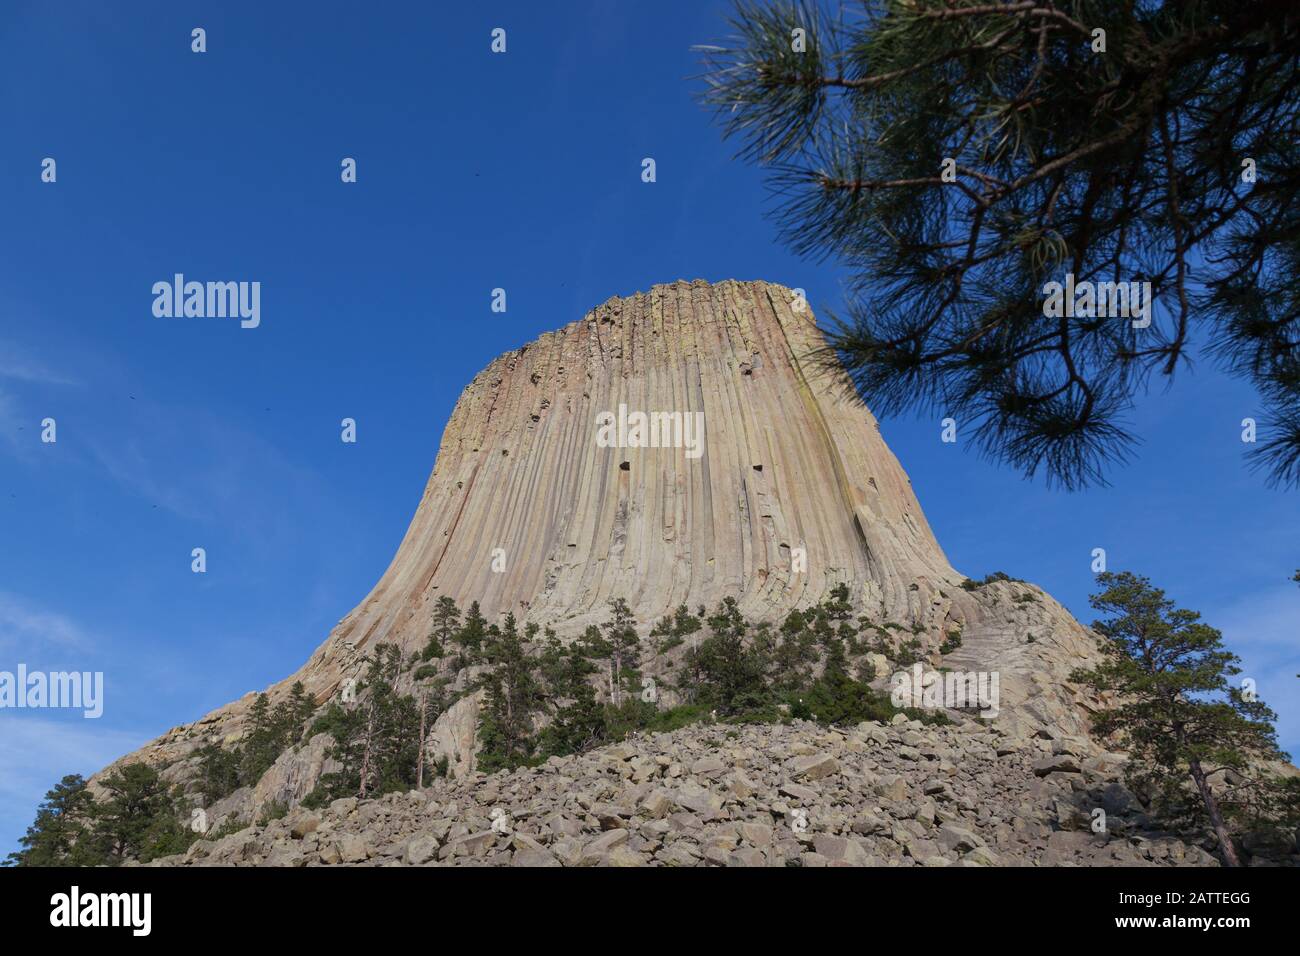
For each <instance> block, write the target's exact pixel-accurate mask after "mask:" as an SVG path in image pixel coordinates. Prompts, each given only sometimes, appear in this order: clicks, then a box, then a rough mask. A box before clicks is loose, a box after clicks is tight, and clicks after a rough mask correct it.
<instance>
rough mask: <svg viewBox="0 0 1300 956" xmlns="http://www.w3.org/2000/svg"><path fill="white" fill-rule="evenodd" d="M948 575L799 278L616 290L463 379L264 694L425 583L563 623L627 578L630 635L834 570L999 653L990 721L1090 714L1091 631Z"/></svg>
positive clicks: (924, 637) (412, 598) (976, 656)
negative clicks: (332, 600)
mask: <svg viewBox="0 0 1300 956" xmlns="http://www.w3.org/2000/svg"><path fill="white" fill-rule="evenodd" d="M936 434H937V433H936ZM964 579H965V576H964V575H963V574H960V573H958V572H957V571H955V570H953V568H952V567H951V566H950V565H949V564H948V561H947V559H946V558H945V556H944V554H943V551H942V549H941V548H940V547H939V544H938V542H937V541H936V539H935V536H934V534H933V533H932V532H931V530H930V527H929V525H928V524H927V523H926V520H925V516H924V515H923V514H922V512H921V508H920V505H919V503H918V502H917V499H916V496H915V495H914V494H913V492H912V487H911V483H910V481H909V480H908V477H907V475H906V474H905V473H904V472H903V469H902V468H901V467H900V465H899V463H898V460H897V459H896V458H895V457H894V455H893V453H892V452H890V450H889V448H888V447H886V445H885V442H884V440H883V439H882V437H881V435H880V431H879V428H878V426H877V423H876V420H875V418H874V417H873V416H872V414H871V412H870V411H869V410H868V409H867V408H866V407H865V406H864V405H863V404H862V402H861V401H860V400H859V399H858V398H857V397H856V396H855V395H854V393H853V390H852V388H851V386H850V383H849V381H848V379H847V376H846V375H845V374H844V372H843V371H842V370H841V369H840V368H839V366H838V365H837V364H835V362H834V360H833V358H832V357H831V356H830V355H829V354H828V353H827V351H826V343H825V339H824V338H823V336H822V334H821V332H820V331H819V330H818V328H817V324H816V321H815V318H814V316H813V314H812V311H811V309H810V308H809V307H808V305H807V304H806V303H805V302H804V301H803V299H802V297H801V296H799V295H797V294H796V293H795V292H794V291H792V290H790V289H787V288H785V287H782V286H778V285H773V284H771V283H767V282H735V281H726V282H720V283H716V284H710V283H707V282H703V281H694V282H685V281H679V282H675V283H672V284H669V285H657V286H652V287H651V288H650V290H649V291H648V292H643V293H639V294H636V295H632V296H628V297H621V298H613V299H610V300H609V301H608V302H605V303H604V304H603V305H600V306H598V307H597V308H595V309H593V310H592V311H591V312H589V313H588V314H587V315H586V316H584V317H583V318H582V319H581V320H580V321H577V322H573V323H570V324H569V325H567V326H565V327H564V328H562V329H560V330H558V331H556V332H550V333H547V334H545V335H543V336H541V337H540V338H539V339H537V340H536V341H535V342H532V343H530V344H528V345H526V346H524V347H522V348H520V349H518V350H516V351H513V352H509V353H507V354H505V355H503V356H501V357H500V358H498V359H496V360H495V361H494V362H492V363H491V364H490V365H489V366H488V367H487V368H486V369H484V370H483V371H482V372H480V373H479V374H478V375H476V376H475V377H474V378H473V380H472V381H471V382H470V383H469V385H468V386H467V387H466V388H465V391H464V392H463V394H462V395H461V397H460V400H459V401H458V402H457V403H456V407H455V409H454V411H453V412H452V415H451V419H450V421H449V422H448V424H447V428H446V431H445V432H444V433H443V436H442V442H441V446H440V448H439V451H438V456H437V459H436V461H435V462H434V467H433V474H432V475H431V476H430V478H429V481H428V484H427V486H426V488H425V491H424V494H423V496H422V498H421V500H420V503H419V506H418V507H417V509H416V512H415V515H414V517H413V518H412V520H411V524H410V527H409V528H408V529H407V532H406V535H405V537H404V538H403V540H402V542H401V545H400V546H399V547H398V549H397V553H396V555H395V556H394V558H393V561H392V563H391V564H390V565H389V567H388V569H387V571H385V573H384V575H383V576H382V577H381V578H380V580H379V582H378V583H377V584H376V585H375V587H374V589H373V590H372V591H371V592H370V594H369V595H368V596H367V597H366V598H365V599H364V600H363V601H362V602H361V603H360V604H359V605H357V607H356V608H354V609H353V610H352V611H351V612H350V613H349V614H348V615H347V616H346V617H344V618H343V619H342V620H341V621H340V622H339V624H338V625H337V626H336V627H335V628H334V630H333V631H332V633H331V634H330V635H329V636H328V638H327V639H326V641H325V642H324V643H323V644H322V645H321V647H320V648H319V649H318V650H317V652H316V653H315V654H314V655H312V657H311V659H310V660H309V661H307V663H306V664H304V665H303V667H302V668H301V669H300V670H299V671H298V672H297V673H296V674H294V675H291V676H290V677H288V678H286V680H285V681H283V682H281V683H280V684H277V685H276V686H275V687H273V688H271V689H270V692H271V695H272V697H273V698H275V697H277V696H278V695H279V694H280V693H282V692H283V691H284V690H286V689H287V688H288V687H289V685H290V684H291V682H292V681H294V680H302V681H303V682H304V684H305V685H306V687H307V689H308V690H309V691H310V692H311V693H313V694H314V695H315V697H316V698H317V700H318V701H324V700H326V699H328V698H329V697H330V696H331V695H332V694H334V693H336V692H337V690H338V689H339V687H340V685H341V684H343V683H344V682H345V681H346V680H347V679H348V678H349V677H352V676H358V675H359V674H360V673H361V670H362V667H363V662H362V659H363V657H364V656H365V655H366V653H367V651H368V649H370V648H372V647H373V646H375V645H376V644H379V643H383V642H387V643H396V644H398V645H400V646H401V647H402V648H403V649H404V651H405V652H406V653H407V654H411V653H414V652H415V651H417V650H419V649H420V648H421V647H423V646H424V643H425V641H426V640H427V637H428V634H429V630H430V627H431V623H432V615H433V609H434V605H435V604H436V602H437V601H438V599H439V598H440V597H442V596H450V597H451V598H453V599H454V600H455V601H456V602H457V604H458V605H459V606H460V607H461V608H462V610H463V609H464V608H466V607H467V606H468V605H469V604H470V603H471V602H472V601H478V602H479V604H480V606H481V608H482V611H483V613H484V615H485V616H486V617H487V618H488V620H489V621H493V620H498V619H499V617H500V616H502V615H504V614H505V613H506V612H513V613H514V614H515V615H516V616H517V617H518V618H519V619H520V620H521V621H522V622H529V621H535V622H537V623H538V624H540V625H543V626H545V625H549V626H551V627H553V628H555V630H556V631H557V632H558V633H559V634H560V636H561V637H562V638H566V637H573V636H575V635H577V634H579V633H581V631H582V630H583V629H585V628H586V627H587V626H588V625H589V624H592V623H598V622H600V621H602V620H604V619H605V617H606V615H607V611H608V603H609V601H610V600H611V599H614V598H623V599H625V600H626V601H627V602H628V605H629V606H630V607H631V609H632V611H633V614H634V615H635V617H636V619H637V621H638V622H639V624H640V626H641V630H642V635H643V636H644V635H645V633H646V632H647V631H648V630H649V628H650V627H651V626H652V625H653V624H654V622H655V621H657V620H658V619H659V618H660V617H662V616H664V615H666V614H668V613H670V612H671V611H672V610H673V609H674V608H676V607H677V606H678V605H680V604H686V605H687V606H688V607H689V608H691V609H692V610H694V609H696V608H698V607H699V606H701V605H703V606H705V607H707V608H710V609H711V608H713V607H715V606H716V605H717V604H718V602H719V601H721V600H722V599H723V598H726V597H734V598H736V599H737V600H738V601H739V603H740V607H741V610H742V611H743V612H744V613H745V615H746V616H747V617H749V618H750V619H751V620H753V621H773V622H779V621H780V620H781V619H782V618H784V616H785V615H786V614H787V613H788V612H789V611H790V610H791V609H794V608H799V607H806V606H808V605H810V604H813V603H815V602H817V601H818V600H820V599H821V598H823V597H825V596H826V594H827V593H828V592H829V591H830V589H831V588H833V587H834V586H836V585H837V584H840V583H843V584H846V585H848V587H849V591H850V595H851V597H852V599H853V602H854V604H855V608H856V612H857V613H858V614H860V615H862V616H863V617H864V618H865V619H866V620H867V621H869V622H871V623H874V624H876V625H878V626H882V627H883V626H885V625H888V626H889V627H890V629H891V630H890V633H891V634H904V635H906V636H907V638H909V639H912V638H915V639H916V640H918V641H919V642H920V645H921V646H922V648H923V649H925V650H926V651H928V652H929V654H930V657H931V661H932V663H934V664H938V663H940V656H939V653H938V648H939V646H940V645H941V644H942V642H943V641H944V640H945V638H947V637H948V636H949V635H950V634H952V633H953V632H954V631H956V630H958V629H959V630H960V632H961V638H962V644H961V647H960V649H959V650H958V651H956V652H955V653H950V654H948V655H947V656H945V657H943V658H942V661H943V663H944V665H945V666H949V667H952V666H960V667H962V668H969V669H971V670H981V671H997V672H998V673H999V675H1000V693H1001V702H1002V712H1001V715H1000V716H999V717H998V718H997V719H998V720H999V721H1001V722H1002V723H1003V724H1004V725H1007V726H1009V727H1013V726H1022V727H1023V728H1024V729H1032V728H1034V727H1041V726H1044V725H1051V726H1053V727H1055V728H1056V730H1057V731H1058V732H1059V733H1061V734H1067V735H1068V734H1081V733H1085V732H1086V722H1085V720H1084V717H1085V709H1086V701H1085V700H1084V699H1083V698H1082V697H1081V695H1080V693H1079V691H1078V690H1077V689H1076V688H1073V687H1071V686H1069V685H1068V684H1067V682H1066V675H1068V673H1069V671H1070V669H1071V668H1072V667H1074V666H1077V665H1078V664H1079V663H1081V662H1082V661H1083V660H1085V659H1086V658H1088V657H1090V656H1091V655H1092V654H1093V653H1094V642H1093V639H1092V637H1091V635H1089V634H1088V632H1086V631H1085V630H1084V629H1083V628H1082V627H1080V626H1079V624H1078V623H1077V622H1076V621H1074V619H1073V618H1072V617H1070V615H1069V614H1068V613H1067V612H1066V611H1065V610H1064V609H1063V608H1061V607H1060V605H1058V604H1057V603H1056V602H1055V601H1053V600H1052V599H1051V598H1050V597H1048V596H1047V595H1045V594H1043V593H1042V592H1041V591H1039V590H1038V589H1037V588H1034V587H1033V586H1031V585H1027V584H1020V583H1000V584H996V585H990V586H988V587H986V588H981V589H979V590H978V591H967V590H964V589H963V588H962V587H961V583H962V582H963V580H964ZM1029 593H1032V594H1033V595H1034V597H1033V598H1027V597H1026V596H1025V595H1026V594H1029ZM1016 598H1020V599H1021V600H1015V599H1016ZM1030 635H1032V640H1030V639H1029V638H1030ZM881 676H882V677H887V676H888V675H881ZM251 701H252V695H251V694H250V695H247V696H245V697H244V698H241V700H239V701H235V702H233V703H232V704H228V705H226V707H223V708H221V709H220V710H218V711H216V712H214V713H213V714H210V715H208V716H207V717H205V718H203V720H201V721H199V722H196V723H195V724H192V725H188V726H186V727H180V728H176V729H175V730H173V731H171V732H170V733H169V734H167V735H165V736H164V737H162V738H159V739H158V740H157V741H154V742H153V743H152V744H150V745H148V746H147V747H146V748H144V750H143V751H141V752H140V754H141V755H144V756H146V757H148V758H149V759H156V760H158V761H159V762H164V761H171V760H176V759H179V758H181V757H183V756H184V755H186V754H187V753H189V752H190V751H191V750H192V749H193V748H194V747H196V746H198V742H202V741H204V740H208V739H218V738H222V739H225V738H229V737H232V736H234V735H237V733H238V730H239V728H240V726H241V725H242V722H243V721H242V718H243V716H244V714H245V713H246V712H247V710H248V707H249V705H250V704H251ZM443 724H445V725H447V726H445V727H443V730H442V731H440V732H442V733H443V736H446V737H447V745H446V747H443V748H441V749H442V750H445V751H446V753H447V754H449V755H451V756H453V757H456V758H457V759H459V758H462V757H464V751H465V750H466V748H470V747H472V746H473V740H472V738H473V714H472V713H467V715H465V716H464V719H462V720H460V721H459V722H458V723H456V724H455V726H454V727H453V726H451V724H449V723H448V720H446V719H444V721H443ZM440 726H442V725H440ZM462 738H463V739H462ZM133 756H134V755H133Z"/></svg>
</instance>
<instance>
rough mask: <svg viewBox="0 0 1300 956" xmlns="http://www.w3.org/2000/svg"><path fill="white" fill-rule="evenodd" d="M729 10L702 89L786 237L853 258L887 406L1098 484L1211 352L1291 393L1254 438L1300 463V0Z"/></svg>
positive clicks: (1244, 374)
mask: <svg viewBox="0 0 1300 956" xmlns="http://www.w3.org/2000/svg"><path fill="white" fill-rule="evenodd" d="M731 27H732V31H731V32H732V36H731V37H730V38H728V39H726V40H723V41H722V42H720V43H718V44H714V45H709V46H705V47H701V48H699V49H700V50H701V51H702V52H703V55H704V59H705V66H704V69H705V73H704V77H703V79H704V81H705V88H704V90H703V93H702V98H703V100H704V103H705V105H706V106H707V107H709V108H710V109H712V110H713V111H715V115H716V117H717V119H718V121H719V122H720V124H721V125H722V127H723V130H724V132H725V135H726V136H728V137H734V138H735V140H737V141H738V143H739V144H740V155H741V156H742V157H743V158H745V159H746V160H749V161H753V162H755V163H757V164H759V165H761V166H763V167H765V168H766V169H767V170H768V171H769V173H770V182H771V185H772V189H773V193H774V200H775V201H774V204H773V210H772V214H773V217H774V218H775V220H776V222H777V225H778V228H779V232H780V234H781V236H782V238H783V239H784V240H785V241H786V242H787V243H788V244H789V245H790V246H791V248H792V249H793V250H794V251H795V252H797V253H799V254H802V255H807V256H809V257H813V258H819V259H820V258H827V257H833V258H836V259H837V260H838V261H840V262H841V263H843V264H844V265H845V266H846V267H847V268H848V269H849V271H850V275H851V280H850V286H849V295H848V300H847V302H846V303H845V305H844V309H843V311H842V312H841V313H840V314H839V315H838V316H836V317H835V323H834V324H835V325H836V326H837V330H836V331H835V333H834V334H833V335H832V344H833V346H834V349H835V350H836V351H837V352H838V354H839V357H840V358H841V359H842V360H843V362H844V365H845V367H846V368H847V369H848V371H849V373H850V375H851V376H852V378H853V379H854V381H855V383H856V384H857V386H858V388H859V390H860V392H861V393H862V395H863V397H864V398H865V399H866V400H867V401H868V402H869V403H870V405H871V407H872V409H873V410H874V411H876V413H877V414H886V415H888V414H894V413H896V412H900V411H903V410H918V411H922V412H930V411H937V412H938V413H939V414H942V415H943V416H951V417H952V418H954V419H955V420H956V421H958V422H960V423H961V427H962V429H963V434H965V435H967V436H969V437H970V439H971V440H972V441H973V443H974V444H975V446H976V447H978V448H979V449H981V450H982V451H983V452H985V453H986V454H988V455H989V456H991V457H994V458H996V459H998V460H1001V461H1004V462H1006V463H1008V464H1009V465H1011V466H1012V467H1014V468H1016V469H1018V470H1020V471H1022V472H1023V473H1025V474H1029V475H1032V474H1034V473H1035V472H1039V473H1045V474H1046V476H1047V478H1048V480H1049V481H1051V482H1055V483H1060V484H1062V485H1064V486H1065V487H1068V488H1073V487H1078V486H1081V485H1086V484H1090V483H1100V482H1104V480H1105V477H1104V475H1105V471H1106V466H1107V465H1109V464H1113V463H1114V462H1116V461H1122V460H1124V459H1125V458H1126V457H1127V455H1128V454H1129V453H1130V451H1131V449H1132V447H1133V445H1134V443H1135V442H1136V440H1137V439H1136V436H1135V435H1134V434H1132V433H1131V431H1130V429H1129V427H1128V425H1127V423H1126V421H1125V418H1126V413H1127V412H1128V411H1129V410H1130V409H1131V408H1132V406H1133V405H1134V403H1135V401H1137V400H1138V399H1139V398H1140V397H1141V396H1142V394H1143V393H1144V392H1145V391H1146V390H1147V388H1148V387H1149V386H1150V384H1151V383H1152V381H1153V380H1156V379H1163V380H1164V381H1165V382H1166V383H1168V382H1169V381H1171V380H1172V379H1173V377H1174V375H1175V374H1176V373H1177V372H1178V371H1179V370H1180V369H1181V368H1184V367H1186V366H1188V365H1190V364H1191V357H1192V355H1193V354H1194V353H1195V352H1197V351H1200V352H1201V353H1202V354H1204V355H1206V356H1207V357H1210V358H1212V359H1215V360H1217V361H1218V362H1219V363H1220V365H1221V366H1222V367H1223V368H1224V369H1225V370H1226V371H1227V372H1228V373H1230V374H1233V375H1237V376H1240V377H1241V378H1244V379H1245V380H1247V381H1248V382H1250V383H1251V384H1252V385H1253V386H1254V387H1255V388H1256V389H1257V390H1258V392H1259V394H1260V396H1261V397H1262V399H1263V402H1264V403H1265V406H1266V408H1267V409H1268V411H1269V412H1270V414H1269V419H1270V420H1269V421H1268V423H1267V428H1268V438H1267V439H1266V440H1261V441H1260V442H1259V443H1258V444H1255V445H1251V446H1249V447H1250V448H1251V451H1250V452H1249V453H1248V454H1249V455H1250V461H1251V462H1252V463H1253V464H1255V465H1256V466H1259V467H1263V468H1265V469H1267V470H1268V471H1269V474H1270V476H1271V478H1272V480H1274V481H1276V482H1279V483H1282V484H1285V485H1289V486H1293V487H1294V486H1296V485H1300V146H1298V145H1297V138H1296V129H1297V124H1298V123H1300V16H1297V14H1296V8H1295V3H1294V2H1293V0H1256V2H1248V3H1243V2H1241V0H1185V2H1178V3H1175V2H1153V3H1133V2H1130V0H1069V2H1064V0H1042V2H1033V3H1010V2H1001V3H990V2H988V0H906V2H902V0H866V2H863V3H843V4H828V5H823V4H822V3H820V2H818V0H793V2H792V0H773V2H764V3H755V2H753V0H737V2H736V6H735V12H734V15H733V16H732V18H731ZM1067 277H1068V278H1067ZM1076 282H1077V283H1079V288H1081V289H1082V288H1085V287H1086V288H1089V289H1090V290H1091V289H1092V287H1093V284H1098V285H1097V288H1098V289H1099V291H1098V292H1097V293H1096V294H1094V295H1093V296H1092V297H1091V299H1090V300H1089V299H1085V298H1083V297H1082V296H1083V294H1082V293H1080V298H1079V299H1078V302H1079V304H1080V308H1079V309H1077V310H1076V309H1074V308H1069V309H1059V308H1058V309H1056V310H1052V309H1051V308H1050V302H1049V299H1050V297H1049V296H1048V294H1047V292H1048V284H1049V283H1058V284H1060V285H1062V286H1065V285H1066V283H1069V285H1070V287H1074V285H1075V283H1076ZM1143 283H1149V293H1150V294H1149V295H1147V294H1145V290H1146V287H1144V286H1143ZM1103 284H1108V285H1103ZM1121 292H1123V293H1126V294H1128V295H1127V297H1126V298H1123V299H1122V298H1121V296H1120V293H1121ZM1130 293H1136V295H1132V294H1130ZM1134 298H1136V299H1138V300H1139V301H1140V300H1142V299H1145V301H1146V303H1147V305H1148V306H1149V309H1146V308H1137V309H1133V308H1131V307H1130V305H1129V303H1131V301H1132V300H1133V299H1134ZM1074 304H1075V303H1074V302H1071V303H1070V305H1071V306H1073V305H1074ZM1193 320H1195V321H1193ZM1194 327H1196V328H1200V329H1202V330H1203V334H1200V335H1193V328H1194Z"/></svg>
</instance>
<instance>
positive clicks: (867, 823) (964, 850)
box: [151, 715, 1216, 867]
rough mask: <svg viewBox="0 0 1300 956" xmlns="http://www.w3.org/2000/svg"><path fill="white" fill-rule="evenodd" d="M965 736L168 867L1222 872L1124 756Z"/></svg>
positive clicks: (672, 776)
mask: <svg viewBox="0 0 1300 956" xmlns="http://www.w3.org/2000/svg"><path fill="white" fill-rule="evenodd" d="M958 720H959V722H958V723H957V724H955V725H954V726H939V727H936V726H928V725H922V724H920V723H918V722H916V721H909V720H906V719H905V718H903V717H902V715H899V716H898V717H896V718H894V721H893V723H892V724H890V725H884V724H880V723H874V722H867V723H863V724H861V725H859V726H857V727H855V728H851V729H846V730H843V731H841V730H827V729H825V728H823V727H820V726H818V725H815V724H810V723H804V722H802V721H796V722H794V723H792V724H789V725H777V726H740V727H736V726H729V725H723V724H715V725H698V726H694V727H690V728H687V729H684V730H681V731H677V732H674V733H671V734H657V735H652V736H647V737H643V738H638V739H633V740H630V741H628V742H626V743H624V744H619V745H616V746H611V747H606V748H603V749H600V750H597V751H592V752H589V753H586V754H582V755H578V756H572V757H563V758H552V759H551V760H550V761H548V762H547V763H546V764H545V765H543V766H540V767H535V768H531V769H522V770H517V771H514V772H509V773H507V772H504V771H503V772H500V773H497V774H495V775H492V776H484V775H482V774H478V773H471V774H468V775H466V776H464V777H462V778H461V779H447V780H439V781H438V782H437V783H436V784H435V785H434V786H432V787H430V788H428V789H426V790H423V791H411V792H409V793H394V794H390V795H388V796H386V797H383V798H380V799H376V800H369V801H363V802H359V801H357V800H356V799H353V798H349V799H344V800H337V801H335V802H334V803H333V804H331V805H330V806H329V807H327V808H325V809H323V810H321V811H319V812H316V811H308V810H305V809H302V808H298V809H295V810H292V811H290V812H289V813H288V815H287V816H285V817H283V818H282V819H279V820H276V821H274V822H271V823H269V824H267V825H265V826H253V827H248V828H246V829H244V830H241V831H240V832H237V833H233V834H230V835H227V836H225V837H223V838H221V839H219V840H202V841H199V842H197V843H195V844H194V845H193V846H191V848H190V849H189V851H188V853H186V854H185V855H184V856H183V857H181V856H177V857H169V858H165V859H161V860H157V861H154V864H151V865H163V866H168V865H180V864H185V865H245V866H247V865H273V866H295V867H296V866H399V865H417V866H512V865H513V866H642V865H649V866H836V865H884V866H999V865H1044V866H1048V865H1087V866H1120V865H1154V866H1188V865H1206V866H1210V865H1216V861H1215V860H1214V858H1213V857H1212V856H1211V855H1210V854H1209V853H1208V852H1206V850H1205V848H1203V847H1200V846H1191V845H1187V844H1186V843H1184V842H1182V841H1180V840H1179V839H1177V838H1175V837H1173V836H1171V835H1169V834H1162V833H1159V832H1156V831H1153V830H1152V829H1151V824H1150V821H1149V820H1148V819H1147V818H1146V816H1145V815H1144V812H1143V808H1142V804H1141V803H1140V801H1139V800H1138V798H1137V797H1136V796H1135V795H1134V794H1132V793H1130V792H1129V791H1128V790H1127V789H1126V788H1125V787H1124V786H1123V784H1122V783H1121V782H1120V773H1121V770H1122V766H1123V758H1122V757H1121V756H1119V755H1116V754H1110V753H1106V752H1105V751H1103V750H1101V749H1099V748H1098V747H1097V746H1096V745H1095V744H1093V743H1091V742H1090V741H1088V740H1086V739H1078V738H1069V737H1064V736H1060V737H1055V738H1049V736H1047V735H1046V734H1045V733H1038V734H1036V735H1034V736H1018V735H1015V734H1009V733H1007V732H1005V731H1004V730H1003V729H1001V728H999V727H998V726H997V725H996V723H990V722H988V721H983V720H978V719H964V718H958ZM1097 811H1101V813H1102V814H1104V817H1103V816H1099V815H1098V813H1097ZM1103 819H1104V831H1103V832H1094V830H1093V823H1094V821H1097V820H1103Z"/></svg>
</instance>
